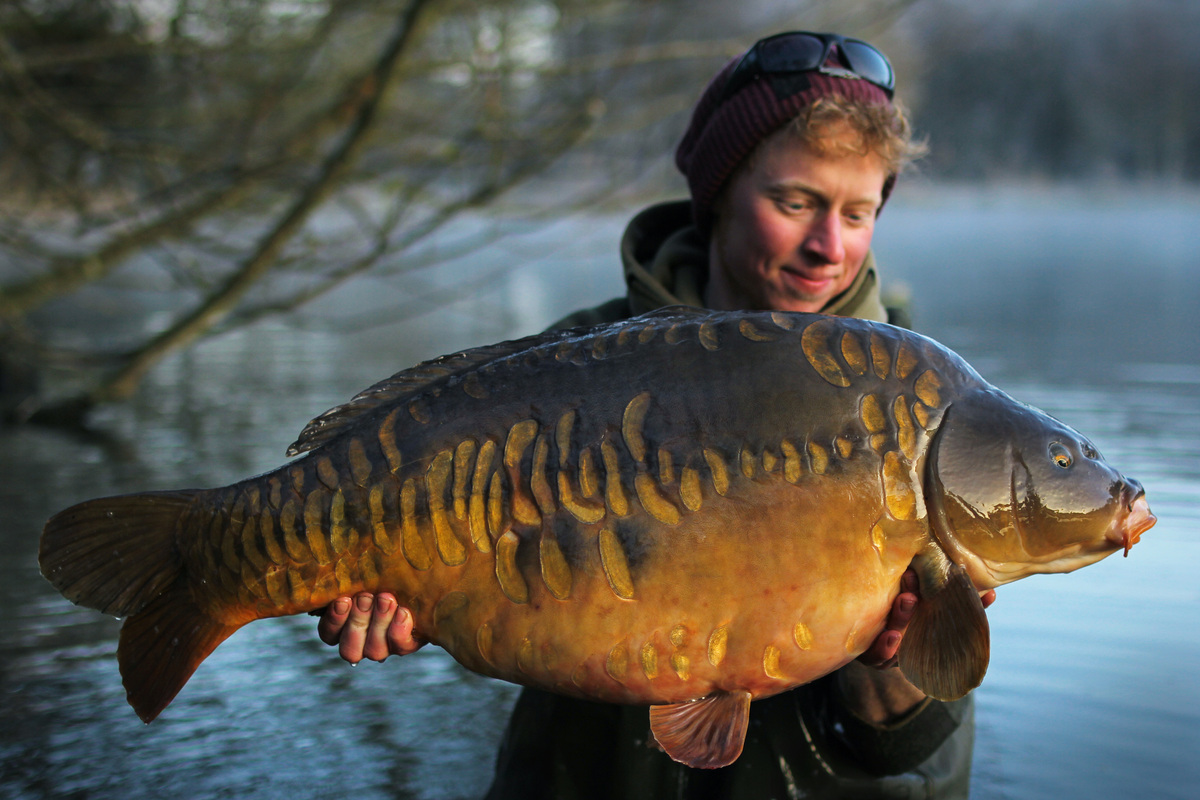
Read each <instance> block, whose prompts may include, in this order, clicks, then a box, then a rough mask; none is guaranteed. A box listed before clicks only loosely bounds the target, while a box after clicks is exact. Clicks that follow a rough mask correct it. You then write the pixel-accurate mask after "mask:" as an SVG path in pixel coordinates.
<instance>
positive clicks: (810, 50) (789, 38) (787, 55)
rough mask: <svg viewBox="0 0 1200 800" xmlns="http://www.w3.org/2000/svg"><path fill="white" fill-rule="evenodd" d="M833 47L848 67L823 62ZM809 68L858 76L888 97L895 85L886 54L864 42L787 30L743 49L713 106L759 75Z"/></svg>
mask: <svg viewBox="0 0 1200 800" xmlns="http://www.w3.org/2000/svg"><path fill="white" fill-rule="evenodd" d="M835 46H836V47H837V49H838V52H839V53H840V54H841V61H842V63H844V64H845V65H846V66H847V67H849V69H843V68H842V67H830V66H827V65H826V63H825V62H826V61H828V60H829V53H830V51H832V50H833V48H834V47H835ZM812 71H818V72H823V73H825V74H828V75H834V76H837V77H840V78H862V79H863V80H865V81H867V82H869V83H873V84H874V85H876V86H878V87H879V88H880V89H883V91H884V92H885V93H886V94H887V96H888V99H889V100H890V99H891V97H892V93H893V92H894V91H895V88H896V73H895V72H894V71H893V70H892V65H891V63H889V62H888V60H887V56H885V55H884V54H883V53H881V52H879V50H877V49H875V48H874V47H872V46H871V45H869V44H867V43H866V42H864V41H862V40H860V39H847V38H846V37H845V36H838V35H837V34H836V33H810V32H809V31H790V32H788V33H778V34H775V35H774V36H769V37H767V38H766V39H760V40H759V41H758V42H755V44H754V46H753V47H751V48H750V49H749V50H748V51H746V55H744V56H742V59H741V61H739V62H738V64H737V66H736V67H734V69H733V72H732V73H730V75H729V80H727V81H725V86H724V88H723V89H722V90H721V97H720V99H719V100H718V101H717V105H720V104H721V103H724V102H725V101H726V100H728V99H729V98H730V97H732V96H733V95H734V94H736V93H737V92H738V91H739V90H740V89H742V88H743V87H744V86H746V85H747V84H749V83H752V82H753V81H755V80H758V78H759V77H760V76H763V75H780V74H788V73H796V72H812Z"/></svg>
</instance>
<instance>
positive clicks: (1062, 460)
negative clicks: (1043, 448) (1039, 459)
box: [1050, 442, 1073, 469]
mask: <svg viewBox="0 0 1200 800" xmlns="http://www.w3.org/2000/svg"><path fill="white" fill-rule="evenodd" d="M1050 458H1051V460H1052V461H1054V463H1055V464H1056V465H1057V466H1059V467H1061V468H1062V469H1070V468H1071V464H1072V463H1073V459H1072V458H1071V451H1070V450H1068V449H1067V447H1066V445H1064V444H1063V443H1062V442H1051V443H1050Z"/></svg>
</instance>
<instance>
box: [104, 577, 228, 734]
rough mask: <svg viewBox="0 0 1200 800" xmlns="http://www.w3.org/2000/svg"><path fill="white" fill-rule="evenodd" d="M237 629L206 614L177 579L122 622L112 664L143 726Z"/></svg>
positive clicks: (167, 703) (158, 712) (160, 711)
mask: <svg viewBox="0 0 1200 800" xmlns="http://www.w3.org/2000/svg"><path fill="white" fill-rule="evenodd" d="M240 627H241V626H240V625H223V624H221V623H219V622H217V621H216V620H214V619H213V618H212V617H210V616H208V615H207V614H205V613H204V612H203V611H202V610H200V609H199V608H198V607H197V606H196V604H195V601H193V600H192V597H191V593H190V592H188V591H187V588H186V587H185V586H184V585H183V583H182V581H180V582H177V583H176V584H175V585H174V586H172V587H171V588H170V589H168V590H167V591H166V592H164V593H162V594H160V595H159V596H158V597H156V598H154V599H153V600H151V601H150V604H149V605H147V606H146V607H145V608H143V609H142V610H141V611H139V612H138V613H136V614H134V615H133V616H132V617H130V618H129V619H127V620H125V624H124V625H122V626H121V642H120V644H119V645H117V663H118V664H120V667H121V679H122V682H123V683H124V684H125V697H126V699H127V700H129V705H131V706H133V710H134V711H136V712H137V715H138V716H139V717H141V718H142V722H150V721H152V720H153V719H154V718H155V717H157V716H158V715H159V714H161V713H162V710H163V709H164V708H166V707H167V706H168V705H170V703H171V701H172V700H174V699H175V695H177V694H179V690H180V689H182V688H183V685H184V684H185V683H187V682H188V679H189V678H191V677H192V673H193V672H195V671H196V667H198V666H200V663H201V662H202V661H204V659H206V658H208V656H209V654H210V653H212V651H213V650H215V649H217V645H219V644H220V643H221V642H223V641H225V640H226V639H227V638H229V636H230V635H231V634H232V633H233V632H234V631H236V630H237V629H238V628H240Z"/></svg>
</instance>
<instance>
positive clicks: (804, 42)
mask: <svg viewBox="0 0 1200 800" xmlns="http://www.w3.org/2000/svg"><path fill="white" fill-rule="evenodd" d="M823 55H825V43H824V42H822V41H821V40H820V39H818V38H817V37H815V36H809V35H808V34H799V35H789V36H778V37H776V38H774V39H767V40H765V41H763V42H762V43H761V44H759V46H758V61H759V64H761V65H762V69H763V71H764V72H806V71H808V70H810V69H816V68H817V67H819V66H821V57H822V56H823Z"/></svg>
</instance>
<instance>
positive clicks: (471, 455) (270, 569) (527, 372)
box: [40, 308, 1155, 767]
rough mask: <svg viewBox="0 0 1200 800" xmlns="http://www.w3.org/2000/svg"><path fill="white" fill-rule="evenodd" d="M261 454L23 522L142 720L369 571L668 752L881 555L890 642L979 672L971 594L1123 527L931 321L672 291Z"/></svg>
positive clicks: (877, 619) (967, 674)
mask: <svg viewBox="0 0 1200 800" xmlns="http://www.w3.org/2000/svg"><path fill="white" fill-rule="evenodd" d="M288 454H289V455H299V454H303V455H302V457H300V458H297V459H295V460H293V461H292V462H290V463H288V464H286V465H284V466H282V467H280V468H279V469H277V470H275V471H273V472H269V473H266V474H264V475H260V476H258V477H255V478H250V479H248V480H245V481H241V482H239V483H236V484H233V485H231V486H226V487H223V488H218V489H208V490H188V491H166V492H152V493H145V494H134V495H125V496H119V497H111V498H101V499H97V500H91V501H88V502H84V503H81V504H79V505H76V506H74V507H72V508H69V509H67V510H65V511H63V512H61V513H59V514H58V515H56V516H55V517H54V518H52V519H51V520H50V521H49V522H48V523H47V525H46V527H45V530H44V532H43V535H42V541H41V550H40V561H41V567H42V572H43V574H44V575H45V576H46V577H47V578H48V579H49V580H50V581H51V583H53V584H54V586H55V587H56V588H57V589H58V590H59V591H61V592H62V593H63V595H65V596H66V597H67V598H68V599H70V600H71V601H73V602H76V603H81V604H84V605H87V606H90V607H92V608H96V609H99V610H100V611H103V612H105V613H108V614H113V615H117V616H123V617H127V619H126V620H125V623H124V625H123V627H122V629H121V635H120V643H119V648H118V661H119V664H120V669H121V674H122V676H123V679H124V684H125V687H126V691H127V695H128V699H129V702H130V704H131V705H132V706H133V707H134V709H135V710H136V711H137V713H138V714H139V715H140V716H141V718H142V719H143V720H145V721H147V722H149V721H150V720H153V719H154V718H155V717H156V716H157V715H158V714H159V713H160V712H161V711H162V710H163V709H164V708H165V707H166V706H167V705H168V704H169V703H170V702H171V700H172V699H173V698H174V697H175V695H176V694H177V693H178V692H179V691H180V689H181V688H182V687H183V685H184V684H185V683H186V682H187V680H188V679H189V678H190V677H191V675H192V673H193V672H194V671H195V669H196V668H197V667H198V666H199V664H200V663H201V662H202V661H203V660H204V659H205V658H206V657H207V656H208V654H209V653H211V652H212V651H213V649H215V648H216V647H217V646H218V645H219V644H220V643H221V642H222V641H224V640H225V639H226V638H227V637H228V636H230V635H231V634H232V633H233V632H234V631H236V630H237V629H238V628H240V627H241V626H242V625H245V624H246V623H248V622H251V621H253V620H256V619H262V618H265V617H276V616H282V615H287V614H298V613H303V612H307V611H310V610H314V609H320V608H322V607H324V606H325V605H327V604H328V603H329V602H330V601H331V600H333V599H334V598H336V597H339V596H343V595H349V594H353V593H355V592H358V591H368V592H382V591H390V592H393V593H394V594H395V595H396V597H397V598H398V599H399V601H400V603H401V604H402V605H404V606H407V607H409V608H410V609H412V611H413V614H414V635H416V636H418V637H420V638H421V639H423V640H426V641H429V642H433V643H435V644H438V645H441V646H442V647H444V648H445V649H446V650H447V651H448V652H449V653H450V654H451V655H452V656H453V657H454V658H455V659H456V660H458V661H459V662H460V663H461V664H463V665H464V666H465V667H466V668H468V669H470V670H472V671H475V672H478V673H481V674H484V675H489V676H492V677H496V678H501V679H503V680H507V681H512V682H515V683H520V684H525V685H529V686H535V687H539V688H542V689H546V690H550V691H554V692H560V693H564V694H568V695H573V696H577V697H584V698H589V699H594V700H601V701H609V702H614V703H634V704H645V705H649V706H650V707H651V708H650V716H651V728H652V731H653V732H654V735H655V738H656V739H657V741H658V742H659V744H660V745H661V746H662V747H663V749H664V750H666V752H667V753H668V754H669V755H670V756H671V757H672V758H675V759H676V760H678V761H682V762H683V763H686V764H689V765H691V766H696V767H716V766H722V765H725V764H728V763H730V762H732V761H733V760H734V759H736V758H737V756H738V755H739V754H740V752H741V748H742V742H743V740H744V737H745V732H746V724H747V714H748V708H749V703H750V701H752V700H754V699H757V698H762V697H768V696H770V695H773V694H776V693H778V692H782V691H784V690H787V689H790V688H792V687H795V686H798V685H800V684H803V683H806V682H808V681H811V680H814V679H816V678H818V677H820V676H822V675H825V674H827V673H829V672H831V671H833V670H835V669H837V668H839V667H841V666H842V665H844V664H846V663H847V662H849V661H850V660H852V659H854V658H855V657H856V656H858V655H859V654H861V653H862V652H863V651H864V650H865V649H866V648H867V647H868V645H869V644H870V643H871V642H872V641H873V640H874V638H875V637H876V636H877V635H878V634H879V632H880V631H881V630H882V629H883V627H884V624H885V621H886V617H887V614H888V610H889V609H890V607H891V604H892V601H893V600H894V598H895V597H896V595H897V593H898V592H899V586H900V577H901V575H902V574H903V573H904V571H905V570H906V569H907V568H908V567H909V566H910V565H912V566H913V567H915V569H916V571H917V574H918V578H919V581H920V595H921V601H920V602H919V603H918V604H917V611H916V614H915V616H914V619H913V621H912V623H911V624H910V626H909V628H908V630H907V631H906V633H905V636H904V638H903V640H902V644H901V653H900V668H901V669H902V670H903V672H904V674H905V675H906V676H907V677H908V678H909V680H911V681H912V682H913V683H914V684H915V685H916V686H918V687H919V688H921V689H922V690H923V691H925V692H926V693H927V694H930V695H932V696H934V697H938V698H941V699H953V698H957V697H961V696H962V695H963V694H965V693H966V692H968V691H970V690H971V689H972V688H974V687H975V686H977V685H978V684H979V682H980V681H981V680H982V678H983V674H984V671H985V670H986V668H987V663H988V658H989V635H988V628H987V619H986V616H985V615H984V612H983V608H982V605H981V603H980V601H979V596H978V593H979V591H982V590H986V589H989V588H992V587H994V586H998V585H1000V584H1003V583H1007V582H1009V581H1013V580H1016V579H1018V578H1021V577H1024V576H1026V575H1029V574H1033V573H1039V572H1066V571H1070V570H1073V569H1076V568H1078V567H1081V566H1085V565H1087V564H1090V563H1093V562H1095V561H1098V560H1099V559H1101V558H1104V557H1105V556H1107V555H1109V554H1111V553H1113V552H1116V551H1119V550H1124V551H1125V553H1126V555H1128V551H1129V548H1130V547H1132V546H1133V544H1134V543H1136V542H1137V540H1138V538H1139V537H1140V535H1141V534H1142V533H1143V532H1144V531H1145V530H1147V529H1148V528H1149V527H1151V526H1152V525H1153V524H1154V522H1155V518H1154V515H1153V514H1151V513H1150V510H1149V506H1148V505H1147V503H1146V500H1145V493H1144V491H1143V490H1142V487H1141V486H1140V485H1139V484H1138V483H1137V482H1136V481H1133V480H1129V479H1126V478H1124V477H1122V476H1121V474H1120V473H1118V472H1117V471H1116V470H1114V469H1113V468H1112V467H1110V466H1109V465H1108V464H1107V463H1106V462H1105V461H1104V460H1103V459H1102V458H1101V457H1100V455H1099V454H1098V453H1097V452H1096V450H1095V448H1094V447H1093V446H1092V444H1091V443H1090V442H1089V441H1088V440H1087V439H1085V438H1083V437H1082V436H1081V435H1080V434H1078V433H1076V432H1075V431H1074V430H1072V429H1071V428H1069V427H1067V426H1066V425H1063V424H1062V423H1060V422H1058V421H1057V420H1054V419H1052V418H1051V417H1049V416H1047V415H1045V414H1043V413H1042V412H1040V411H1037V410H1036V409H1033V408H1031V407H1029V406H1026V405H1022V404H1020V403H1018V402H1016V401H1014V400H1012V399H1011V398H1010V397H1008V396H1007V395H1006V394H1004V393H1003V392H1001V391H999V390H998V389H996V388H995V387H993V386H991V385H990V384H988V383H987V382H985V381H984V380H983V379H982V378H980V377H979V375H978V374H977V373H976V372H975V371H974V370H973V369H972V368H971V367H970V366H969V365H967V364H966V362H964V361H963V360H962V359H961V358H959V357H958V356H957V355H955V354H954V353H952V352H950V351H949V350H947V349H945V348H944V347H942V346H941V345H939V344H937V343H936V342H933V341H932V340H930V339H927V338H925V337H922V336H919V335H917V334H914V333H911V332H908V331H905V330H902V329H899V328H894V327H891V326H888V325H882V324H878V323H871V322H864V321H860V320H854V319H846V318H837V317H827V316H821V315H814V314H790V313H770V312H755V313H749V312H723V313H709V312H704V311H700V310H695V309H681V308H673V309H665V310H660V311H658V312H653V313H651V314H649V315H645V316H643V317H638V318H635V319H632V320H628V321H624V322H619V323H613V324H609V325H603V326H598V327H594V328H586V329H574V330H568V331H555V332H550V333H545V334H540V335H537V336H533V337H529V338H526V339H522V340H518V341H515V342H507V343H501V344H498V345H494V346H490V347H483V348H478V349H475V350H469V351H466V352H463V353H459V354H455V355H451V356H445V357H442V358H439V359H436V360H433V361H430V362H426V363H425V364H421V365H418V366H417V367H414V368H413V369H410V370H407V371H404V372H400V373H398V374H397V375H395V376H393V377H392V378H389V379H388V380H385V381H383V382H381V383H379V384H376V385H375V386H373V387H371V388H370V389H368V390H366V391H365V392H363V393H362V394H360V395H358V396H357V397H355V398H354V399H352V400H351V401H350V402H348V403H346V404H345V405H342V406H339V407H337V408H334V409H332V410H331V411H329V412H326V413H325V414H323V415H322V416H320V417H317V418H316V419H315V420H313V421H312V422H311V423H309V425H308V427H306V428H305V429H304V431H303V432H302V433H301V435H300V437H299V439H298V441H297V442H296V443H295V444H293V445H292V447H291V448H289V453H288Z"/></svg>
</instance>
